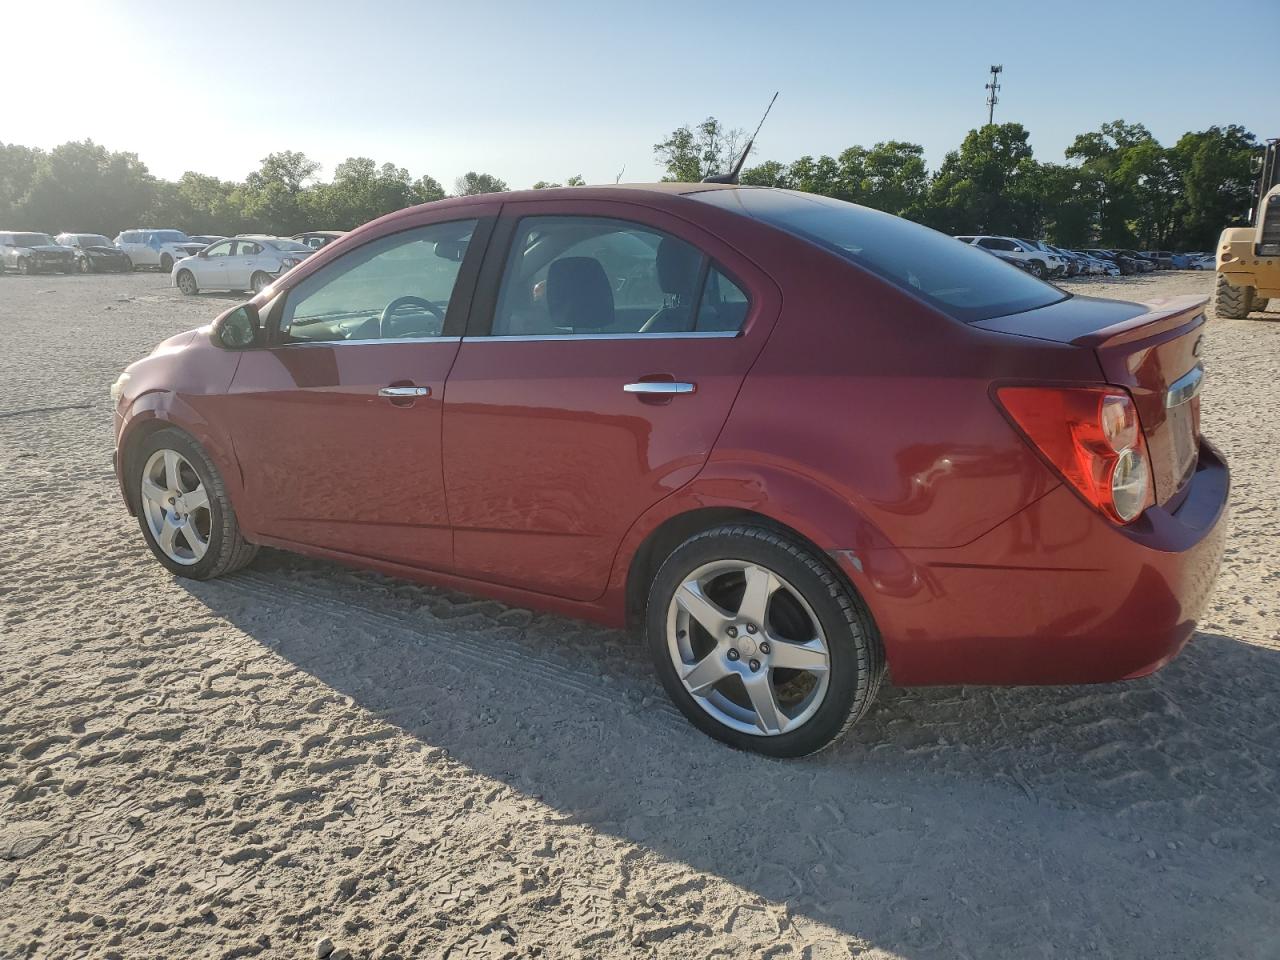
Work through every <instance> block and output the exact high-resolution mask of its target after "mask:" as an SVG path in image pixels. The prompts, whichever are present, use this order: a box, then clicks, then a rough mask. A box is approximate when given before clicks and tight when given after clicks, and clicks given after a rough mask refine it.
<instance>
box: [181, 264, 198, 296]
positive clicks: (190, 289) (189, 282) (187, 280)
mask: <svg viewBox="0 0 1280 960" xmlns="http://www.w3.org/2000/svg"><path fill="white" fill-rule="evenodd" d="M178 289H179V290H181V291H182V295H183V296H184V297H194V296H195V295H196V294H197V293H199V292H200V287H199V285H198V284H197V283H196V278H195V277H194V276H193V275H192V273H191V271H190V270H181V271H179V272H178Z"/></svg>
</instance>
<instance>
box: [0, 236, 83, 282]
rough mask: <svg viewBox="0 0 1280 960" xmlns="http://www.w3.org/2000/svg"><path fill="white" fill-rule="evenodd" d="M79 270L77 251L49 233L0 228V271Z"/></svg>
mask: <svg viewBox="0 0 1280 960" xmlns="http://www.w3.org/2000/svg"><path fill="white" fill-rule="evenodd" d="M75 269H76V254H75V251H74V250H72V249H71V248H70V247H64V246H62V244H60V243H55V242H54V239H53V237H51V236H49V235H48V234H47V233H31V232H28V231H23V230H12V231H0V272H2V271H4V270H17V271H18V273H55V272H59V271H60V272H62V273H71V272H73V271H74V270H75Z"/></svg>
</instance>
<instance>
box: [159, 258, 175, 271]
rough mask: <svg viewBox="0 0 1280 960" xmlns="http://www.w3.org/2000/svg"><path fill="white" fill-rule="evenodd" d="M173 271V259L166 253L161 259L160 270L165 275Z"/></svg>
mask: <svg viewBox="0 0 1280 960" xmlns="http://www.w3.org/2000/svg"><path fill="white" fill-rule="evenodd" d="M172 269H173V257H171V256H169V255H168V254H167V253H166V254H164V255H163V256H162V257H161V258H160V270H161V271H162V272H164V273H168V272H169V271H170V270H172Z"/></svg>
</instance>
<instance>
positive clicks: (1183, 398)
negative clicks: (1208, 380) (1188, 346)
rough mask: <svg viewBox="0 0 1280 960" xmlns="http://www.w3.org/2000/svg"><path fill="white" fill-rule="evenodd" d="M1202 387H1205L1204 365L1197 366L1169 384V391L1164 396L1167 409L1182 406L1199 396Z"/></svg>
mask: <svg viewBox="0 0 1280 960" xmlns="http://www.w3.org/2000/svg"><path fill="white" fill-rule="evenodd" d="M1202 386H1204V365H1203V364H1196V365H1195V366H1194V367H1192V368H1191V369H1190V370H1188V371H1187V372H1186V373H1184V374H1183V375H1182V376H1180V377H1179V378H1178V379H1177V380H1175V381H1173V383H1171V384H1169V390H1168V392H1167V393H1165V395H1164V405H1165V407H1166V408H1169V409H1172V408H1173V407H1177V406H1181V405H1182V404H1184V403H1186V402H1187V401H1188V400H1190V399H1192V398H1193V397H1195V396H1196V395H1197V394H1199V393H1200V388H1201V387H1202Z"/></svg>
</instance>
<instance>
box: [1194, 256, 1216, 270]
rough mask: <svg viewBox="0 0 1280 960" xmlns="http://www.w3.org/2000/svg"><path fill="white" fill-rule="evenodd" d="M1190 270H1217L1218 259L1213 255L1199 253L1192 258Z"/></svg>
mask: <svg viewBox="0 0 1280 960" xmlns="http://www.w3.org/2000/svg"><path fill="white" fill-rule="evenodd" d="M1187 269H1188V270H1216V269H1217V259H1216V258H1215V257H1214V255H1213V254H1212V253H1198V254H1194V255H1193V256H1192V257H1191V258H1190V262H1189V263H1188V264H1187Z"/></svg>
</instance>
